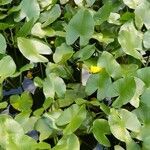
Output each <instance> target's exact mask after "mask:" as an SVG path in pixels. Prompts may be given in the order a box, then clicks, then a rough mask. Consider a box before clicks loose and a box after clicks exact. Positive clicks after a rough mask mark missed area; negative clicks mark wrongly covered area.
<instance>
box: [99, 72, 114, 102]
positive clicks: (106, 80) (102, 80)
mask: <svg viewBox="0 0 150 150" xmlns="http://www.w3.org/2000/svg"><path fill="white" fill-rule="evenodd" d="M97 82H98V91H97V98H98V99H99V100H102V99H104V98H105V97H107V92H108V88H109V86H110V85H111V84H112V82H111V78H110V77H109V75H108V74H107V72H105V71H103V72H101V73H99V80H98V81H97Z"/></svg>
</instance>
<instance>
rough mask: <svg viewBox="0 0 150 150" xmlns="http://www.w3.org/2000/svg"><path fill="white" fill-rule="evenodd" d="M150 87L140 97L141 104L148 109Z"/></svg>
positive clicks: (149, 104)
mask: <svg viewBox="0 0 150 150" xmlns="http://www.w3.org/2000/svg"><path fill="white" fill-rule="evenodd" d="M149 98H150V87H149V88H147V89H146V90H145V91H144V93H143V94H142V96H141V102H142V103H144V104H146V105H147V106H148V107H150V100H149Z"/></svg>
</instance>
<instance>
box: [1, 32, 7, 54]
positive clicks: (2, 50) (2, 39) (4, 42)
mask: <svg viewBox="0 0 150 150" xmlns="http://www.w3.org/2000/svg"><path fill="white" fill-rule="evenodd" d="M6 47H7V44H6V40H5V38H4V36H3V35H2V34H0V53H1V54H5V52H6Z"/></svg>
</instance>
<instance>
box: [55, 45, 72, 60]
mask: <svg viewBox="0 0 150 150" xmlns="http://www.w3.org/2000/svg"><path fill="white" fill-rule="evenodd" d="M73 53H74V52H73V49H72V47H71V46H68V45H66V44H65V43H62V44H61V46H59V47H57V48H56V51H55V53H54V55H53V60H54V62H55V63H65V62H66V61H67V60H68V59H70V58H71V56H72V55H73Z"/></svg>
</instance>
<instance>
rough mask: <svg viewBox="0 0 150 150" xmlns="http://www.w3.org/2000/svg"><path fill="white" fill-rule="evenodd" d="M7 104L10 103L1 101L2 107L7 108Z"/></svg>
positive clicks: (0, 105)
mask: <svg viewBox="0 0 150 150" xmlns="http://www.w3.org/2000/svg"><path fill="white" fill-rule="evenodd" d="M7 105H8V103H7V102H1V103H0V109H4V108H6V107H7Z"/></svg>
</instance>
